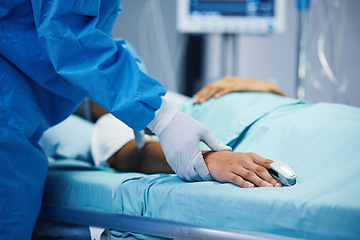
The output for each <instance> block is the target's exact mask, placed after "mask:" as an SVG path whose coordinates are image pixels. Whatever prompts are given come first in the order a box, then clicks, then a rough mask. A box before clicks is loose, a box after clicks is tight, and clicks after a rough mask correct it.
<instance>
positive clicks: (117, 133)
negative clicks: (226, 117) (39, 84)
mask: <svg viewBox="0 0 360 240" xmlns="http://www.w3.org/2000/svg"><path fill="white" fill-rule="evenodd" d="M240 91H257V92H272V93H275V94H278V95H282V96H284V94H283V93H282V92H281V91H280V90H279V89H278V88H276V87H275V86H274V85H272V84H270V83H267V82H264V81H259V80H248V79H240V78H236V77H232V76H226V77H224V78H222V79H220V80H219V81H216V82H214V83H212V84H209V85H207V86H205V87H204V88H203V89H201V90H200V91H199V92H198V93H196V94H195V95H194V98H193V99H194V103H202V102H204V101H206V100H208V99H209V98H211V97H220V96H222V95H225V94H227V93H230V92H240ZM166 98H168V101H170V102H173V103H175V104H177V103H181V102H183V101H182V100H183V99H186V97H184V96H183V97H182V98H181V97H179V96H176V95H175V94H174V93H171V92H170V93H168V94H167V96H166ZM179 101H180V102H179ZM93 107H94V105H93ZM224 107H226V106H224ZM213 111H216V109H214V110H213ZM93 112H94V113H95V114H96V117H97V118H99V119H98V120H97V122H96V123H95V126H94V131H93V134H92V137H91V139H92V140H91V149H92V153H93V157H94V160H95V163H96V164H98V165H101V164H104V163H106V164H108V165H109V166H111V167H113V168H115V169H117V170H120V171H127V172H142V173H148V174H152V173H173V171H172V169H171V168H170V166H169V165H168V164H167V162H166V159H165V156H164V154H163V152H162V149H161V146H160V143H159V142H157V141H153V140H151V139H150V138H148V140H147V142H146V144H145V146H144V147H143V148H142V149H141V150H139V149H138V148H137V147H136V143H135V140H134V134H133V131H132V130H131V129H130V128H129V127H127V126H126V125H125V124H124V123H122V122H121V121H119V120H118V119H116V118H115V117H113V116H112V115H111V114H109V113H107V114H105V115H103V113H104V111H103V110H101V109H99V108H98V107H96V109H95V111H93ZM101 115H102V116H101ZM218 124H221V123H218ZM174 137H176V136H174ZM202 153H203V157H204V160H205V163H206V165H207V167H208V169H209V172H210V174H211V176H212V177H213V178H214V179H215V180H217V181H219V182H231V183H233V184H235V185H238V186H241V187H244V188H250V187H254V186H259V187H280V186H281V184H280V183H279V182H278V181H277V180H275V179H274V178H273V177H272V176H271V175H270V174H269V173H268V171H267V169H269V167H270V164H271V163H272V162H273V161H272V160H270V159H266V158H263V157H261V156H259V155H257V154H255V153H244V152H236V153H235V152H226V151H223V152H213V151H203V152H202Z"/></svg>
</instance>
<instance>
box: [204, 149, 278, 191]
mask: <svg viewBox="0 0 360 240" xmlns="http://www.w3.org/2000/svg"><path fill="white" fill-rule="evenodd" d="M204 159H205V163H206V165H207V167H208V169H209V172H210V174H211V176H212V177H213V178H214V179H215V180H216V181H219V182H230V183H233V184H235V185H238V186H240V187H244V188H251V187H254V186H258V187H281V184H280V183H279V182H278V181H277V180H275V179H274V178H273V177H272V176H271V175H270V174H269V172H268V171H267V169H269V168H270V164H271V163H273V161H271V160H269V159H266V158H263V157H260V156H259V155H257V154H255V153H241V152H228V151H222V152H212V151H211V152H207V153H205V154H204Z"/></svg>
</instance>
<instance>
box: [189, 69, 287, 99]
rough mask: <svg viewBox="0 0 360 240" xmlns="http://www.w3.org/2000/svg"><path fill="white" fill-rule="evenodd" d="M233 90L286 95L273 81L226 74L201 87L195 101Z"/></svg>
mask: <svg viewBox="0 0 360 240" xmlns="http://www.w3.org/2000/svg"><path fill="white" fill-rule="evenodd" d="M231 92H270V93H274V94H278V95H281V96H285V94H284V93H283V92H282V91H281V90H280V89H279V88H277V87H276V86H275V85H273V84H271V83H268V82H265V81H261V80H256V79H243V78H238V77H234V76H225V77H223V78H221V79H220V80H218V81H215V82H213V83H210V84H207V85H206V86H205V87H203V88H202V89H200V91H198V92H197V93H196V94H195V95H194V96H193V102H194V103H202V102H205V101H206V100H208V99H210V98H212V97H221V96H223V95H225V94H227V93H231Z"/></svg>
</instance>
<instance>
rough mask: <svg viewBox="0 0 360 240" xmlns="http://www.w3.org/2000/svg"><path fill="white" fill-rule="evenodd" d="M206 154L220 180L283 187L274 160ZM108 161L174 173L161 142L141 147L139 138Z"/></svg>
mask: <svg viewBox="0 0 360 240" xmlns="http://www.w3.org/2000/svg"><path fill="white" fill-rule="evenodd" d="M203 155H204V160H205V163H206V165H207V167H208V169H209V172H210V174H211V176H212V177H213V178H214V179H215V180H217V181H219V182H230V183H233V184H235V185H238V186H241V187H245V188H249V187H254V186H259V187H270V186H271V187H272V186H281V185H280V183H278V182H277V181H276V180H275V179H274V178H273V177H271V175H270V174H269V173H268V171H267V170H266V169H268V168H270V164H271V163H272V162H273V161H271V160H269V159H265V158H262V157H260V156H258V155H256V154H254V153H238V152H229V151H222V152H203ZM108 163H109V165H110V166H111V167H113V168H115V169H118V170H120V171H128V172H143V173H148V174H151V173H173V171H172V170H171V168H170V166H169V165H168V164H167V162H166V159H165V156H164V153H163V151H162V149H161V145H160V143H158V142H147V143H146V144H145V146H144V148H143V149H141V150H138V149H137V147H136V143H135V140H132V141H130V142H128V143H127V144H126V145H124V147H122V148H121V149H120V150H119V151H117V152H116V153H115V154H114V155H113V156H112V157H111V158H110V159H109V160H108Z"/></svg>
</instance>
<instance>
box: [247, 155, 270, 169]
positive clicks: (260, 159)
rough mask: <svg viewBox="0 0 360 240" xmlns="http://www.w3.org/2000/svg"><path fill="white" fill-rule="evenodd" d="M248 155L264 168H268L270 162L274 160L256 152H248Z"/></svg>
mask: <svg viewBox="0 0 360 240" xmlns="http://www.w3.org/2000/svg"><path fill="white" fill-rule="evenodd" d="M248 155H249V157H251V159H252V160H253V162H254V163H256V164H258V165H260V166H263V167H265V168H266V169H269V168H270V164H272V163H273V162H274V161H272V160H270V159H266V158H263V157H261V156H259V155H257V154H256V153H248Z"/></svg>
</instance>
